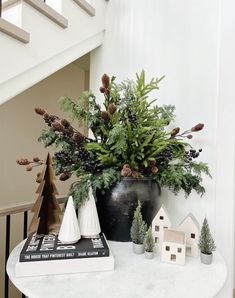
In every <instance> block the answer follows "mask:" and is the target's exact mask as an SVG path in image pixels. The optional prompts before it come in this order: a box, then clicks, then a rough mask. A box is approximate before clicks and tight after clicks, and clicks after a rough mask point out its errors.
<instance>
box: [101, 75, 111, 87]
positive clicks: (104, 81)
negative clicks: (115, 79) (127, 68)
mask: <svg viewBox="0 0 235 298" xmlns="http://www.w3.org/2000/svg"><path fill="white" fill-rule="evenodd" d="M101 81H102V85H103V87H104V88H108V86H109V76H108V75H107V74H106V73H105V74H103V75H102V78H101Z"/></svg>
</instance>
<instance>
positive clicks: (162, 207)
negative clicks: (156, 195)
mask: <svg viewBox="0 0 235 298" xmlns="http://www.w3.org/2000/svg"><path fill="white" fill-rule="evenodd" d="M161 209H162V210H163V211H164V213H165V214H166V216H167V218H168V220H170V217H169V214H168V212H167V210H166V208H165V206H164V205H163V204H162V206H161V207H160V209H159V210H158V212H157V214H156V215H155V216H154V218H153V220H154V219H155V218H156V217H157V215H158V214H159V212H160V211H161Z"/></svg>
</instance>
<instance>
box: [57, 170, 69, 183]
mask: <svg viewBox="0 0 235 298" xmlns="http://www.w3.org/2000/svg"><path fill="white" fill-rule="evenodd" d="M69 178H70V174H69V173H68V172H65V173H62V174H61V175H60V178H59V179H60V180H61V181H66V180H68V179H69Z"/></svg>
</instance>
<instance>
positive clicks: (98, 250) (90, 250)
mask: <svg viewBox="0 0 235 298" xmlns="http://www.w3.org/2000/svg"><path fill="white" fill-rule="evenodd" d="M107 256H109V247H108V245H107V242H106V239H105V237H104V235H103V234H100V237H99V238H82V239H81V240H80V241H79V242H77V243H75V244H69V245H67V244H62V243H61V241H60V240H59V239H58V235H56V236H55V235H45V236H43V237H41V238H36V236H35V235H31V236H29V237H28V239H27V240H26V242H25V244H24V247H23V249H22V251H21V253H20V258H19V261H20V262H36V261H37V262H39V261H51V260H64V259H65V260H66V259H80V258H97V257H107Z"/></svg>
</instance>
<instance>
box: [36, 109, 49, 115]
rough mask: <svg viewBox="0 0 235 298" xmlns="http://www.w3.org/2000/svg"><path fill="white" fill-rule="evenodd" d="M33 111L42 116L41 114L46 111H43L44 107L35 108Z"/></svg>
mask: <svg viewBox="0 0 235 298" xmlns="http://www.w3.org/2000/svg"><path fill="white" fill-rule="evenodd" d="M34 111H35V112H36V113H37V114H38V115H41V116H43V115H44V114H45V113H46V111H45V110H44V109H42V108H35V109H34Z"/></svg>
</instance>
